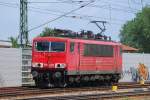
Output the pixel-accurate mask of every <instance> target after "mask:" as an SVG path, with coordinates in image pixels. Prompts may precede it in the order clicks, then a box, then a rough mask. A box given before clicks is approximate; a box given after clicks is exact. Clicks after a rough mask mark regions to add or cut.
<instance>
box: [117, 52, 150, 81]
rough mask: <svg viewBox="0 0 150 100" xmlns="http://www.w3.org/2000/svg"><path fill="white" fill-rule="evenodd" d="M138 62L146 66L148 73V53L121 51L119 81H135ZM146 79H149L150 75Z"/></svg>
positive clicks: (149, 67) (149, 61)
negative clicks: (121, 71) (121, 62)
mask: <svg viewBox="0 0 150 100" xmlns="http://www.w3.org/2000/svg"><path fill="white" fill-rule="evenodd" d="M139 63H143V64H144V65H145V66H146V67H148V69H149V75H150V54H143V53H123V74H122V79H121V80H120V81H130V82H131V81H137V80H136V78H137V75H136V70H137V68H138V65H139ZM147 80H150V77H149V78H148V79H147Z"/></svg>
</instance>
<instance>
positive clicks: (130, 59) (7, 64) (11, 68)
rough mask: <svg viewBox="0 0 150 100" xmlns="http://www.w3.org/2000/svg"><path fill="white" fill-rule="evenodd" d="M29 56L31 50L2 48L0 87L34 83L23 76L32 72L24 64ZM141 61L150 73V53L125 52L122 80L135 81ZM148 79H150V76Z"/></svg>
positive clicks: (0, 52) (0, 49)
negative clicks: (136, 71)
mask: <svg viewBox="0 0 150 100" xmlns="http://www.w3.org/2000/svg"><path fill="white" fill-rule="evenodd" d="M24 51H28V50H24ZM29 51H30V50H29ZM28 53H29V54H28ZM28 56H31V52H24V53H22V49H15V48H0V87H13V86H21V85H23V84H30V83H31V84H32V80H31V79H32V77H31V76H30V75H28V74H27V75H26V76H22V75H24V74H26V73H29V72H30V67H29V65H31V64H28V68H27V70H26V68H25V67H26V66H27V65H24V64H23V62H24V61H26V60H28V61H29V62H31V57H29V58H28V59H27V58H26V57H28ZM139 63H143V64H144V65H145V66H147V67H148V68H149V75H150V54H140V53H123V73H122V79H121V80H120V81H126V82H130V81H135V80H134V78H136V77H137V76H136V75H135V70H136V69H137V67H138V65H139ZM22 68H23V70H22ZM29 74H30V73H29ZM24 78H25V79H27V81H26V80H24ZM148 80H150V77H149V78H148Z"/></svg>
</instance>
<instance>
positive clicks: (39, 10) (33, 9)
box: [0, 2, 125, 25]
mask: <svg viewBox="0 0 150 100" xmlns="http://www.w3.org/2000/svg"><path fill="white" fill-rule="evenodd" d="M6 4H7V5H6ZM0 5H2V6H6V7H12V8H17V7H19V4H16V3H15V4H14V3H2V4H1V2H0ZM29 11H31V12H36V13H40V14H51V15H55V16H60V14H64V13H66V12H63V11H58V10H50V9H42V8H38V7H33V6H29ZM45 11H48V12H45ZM51 12H55V14H54V13H51ZM56 13H60V14H56ZM72 14H73V15H70V16H67V15H66V16H64V17H66V18H73V19H82V20H88V21H89V20H92V19H91V18H100V19H104V20H109V19H108V18H104V17H99V16H92V15H83V14H78V13H72ZM112 20H113V22H111V23H112V24H116V25H119V24H121V23H118V22H119V21H120V22H122V21H125V20H123V19H114V18H113V19H112ZM115 21H118V22H117V23H116V22H115Z"/></svg>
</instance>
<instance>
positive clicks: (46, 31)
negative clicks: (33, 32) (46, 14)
mask: <svg viewBox="0 0 150 100" xmlns="http://www.w3.org/2000/svg"><path fill="white" fill-rule="evenodd" d="M54 34H56V31H55V29H51V28H48V27H46V28H45V29H44V30H43V31H42V33H41V34H40V36H41V37H44V36H53V35H54Z"/></svg>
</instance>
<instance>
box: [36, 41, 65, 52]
mask: <svg viewBox="0 0 150 100" xmlns="http://www.w3.org/2000/svg"><path fill="white" fill-rule="evenodd" d="M35 49H36V50H37V51H48V52H63V51H65V42H44V41H42V42H35Z"/></svg>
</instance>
